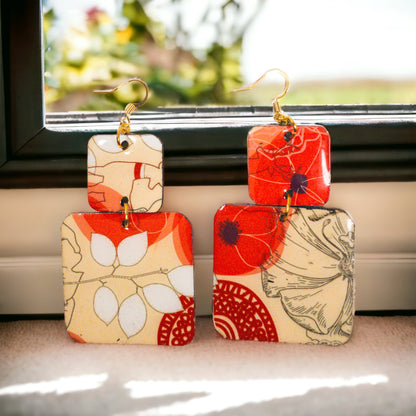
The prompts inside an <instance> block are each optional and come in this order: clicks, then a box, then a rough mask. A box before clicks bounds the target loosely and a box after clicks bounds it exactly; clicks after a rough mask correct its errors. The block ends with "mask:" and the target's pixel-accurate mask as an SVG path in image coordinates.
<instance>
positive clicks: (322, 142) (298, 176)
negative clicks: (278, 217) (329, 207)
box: [247, 125, 331, 206]
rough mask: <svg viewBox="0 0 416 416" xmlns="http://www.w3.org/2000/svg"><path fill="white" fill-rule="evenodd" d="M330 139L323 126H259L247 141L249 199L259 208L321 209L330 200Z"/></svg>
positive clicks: (252, 131)
mask: <svg viewBox="0 0 416 416" xmlns="http://www.w3.org/2000/svg"><path fill="white" fill-rule="evenodd" d="M329 148H330V138H329V133H328V132H327V130H326V129H325V128H324V127H322V126H298V127H297V131H296V133H295V134H294V133H293V127H291V126H279V125H271V126H259V127H254V128H252V129H251V130H250V132H249V134H248V137H247V168H248V187H249V194H250V198H251V199H252V200H253V201H254V202H255V203H256V204H264V205H285V204H286V198H285V197H286V193H287V192H288V191H291V193H292V194H293V197H292V205H304V206H305V205H306V206H320V205H324V204H325V203H326V202H327V201H328V198H329V185H330V182H331V173H330V168H331V165H330V157H329Z"/></svg>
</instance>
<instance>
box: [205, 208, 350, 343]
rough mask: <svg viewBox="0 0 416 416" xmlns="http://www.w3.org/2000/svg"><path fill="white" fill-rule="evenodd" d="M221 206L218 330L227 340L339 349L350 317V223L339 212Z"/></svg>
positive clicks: (218, 218)
mask: <svg viewBox="0 0 416 416" xmlns="http://www.w3.org/2000/svg"><path fill="white" fill-rule="evenodd" d="M283 211H284V208H282V207H273V206H255V205H224V206H223V207H222V208H220V209H219V210H218V212H217V214H216V216H215V220H214V301H213V319H214V325H215V328H216V330H217V331H218V332H219V333H220V334H221V335H222V336H223V337H224V338H228V339H242V340H257V341H274V342H291V343H304V344H308V343H311V344H328V345H340V344H344V343H345V342H347V341H348V339H349V338H350V335H351V331H352V320H353V314H354V279H353V269H354V245H355V234H354V233H355V226H354V223H353V221H352V219H351V217H350V216H349V215H348V214H347V213H346V212H345V211H342V210H339V209H329V208H296V207H292V208H291V209H290V211H289V215H288V217H287V219H286V220H285V221H283V222H282V221H281V220H280V214H281V213H282V212H283Z"/></svg>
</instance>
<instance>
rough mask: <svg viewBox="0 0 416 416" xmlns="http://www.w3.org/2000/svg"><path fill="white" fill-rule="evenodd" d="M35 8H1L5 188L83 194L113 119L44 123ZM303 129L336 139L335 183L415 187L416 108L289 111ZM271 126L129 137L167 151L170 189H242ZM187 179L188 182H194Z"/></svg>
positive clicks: (194, 128) (226, 124)
mask: <svg viewBox="0 0 416 416" xmlns="http://www.w3.org/2000/svg"><path fill="white" fill-rule="evenodd" d="M40 16H41V5H40V2H34V1H32V0H21V1H19V2H12V1H5V2H2V3H1V31H2V43H1V48H2V54H1V59H2V60H3V62H2V71H3V73H2V74H0V75H1V79H0V94H1V97H0V98H1V100H2V103H1V108H2V109H1V110H0V111H1V114H0V129H1V134H2V138H1V147H0V156H1V157H2V166H1V168H0V181H1V186H2V187H21V188H27V187H78V186H79V187H83V186H85V181H86V169H85V166H86V161H85V159H86V143H87V141H88V139H89V137H90V136H91V135H92V134H93V133H96V132H110V131H115V129H116V127H117V125H118V120H119V117H120V116H119V114H118V113H77V114H67V113H61V114H52V115H47V116H46V118H47V121H48V123H47V124H45V115H44V112H43V106H42V86H43V84H42V82H43V74H42V59H41V30H40V27H41V25H40ZM285 110H286V111H287V112H289V113H290V114H291V115H292V116H293V117H294V118H295V119H296V120H297V121H298V122H299V123H301V122H317V123H321V124H324V125H325V126H326V127H327V128H328V130H329V131H330V133H331V137H332V177H333V181H335V182H337V181H338V182H348V181H392V180H399V181H400V180H401V181H404V180H415V179H416V106H415V105H412V104H409V105H378V106H377V105H376V106H368V105H358V106H306V107H305V106H287V107H286V108H285ZM267 122H270V107H269V106H268V107H251V106H246V107H215V108H213V107H206V108H204V107H201V108H199V107H197V108H195V107H193V108H185V109H183V108H165V109H158V110H155V111H152V112H140V113H135V115H134V117H133V119H132V123H133V125H132V128H133V130H134V131H142V132H145V131H147V132H150V131H151V132H153V133H155V134H156V135H158V136H159V137H160V138H161V139H162V141H163V142H164V146H165V159H166V163H165V166H166V175H165V179H166V181H165V183H166V184H167V185H185V184H186V185H194V184H195V185H196V184H199V185H205V184H239V183H245V182H246V180H247V176H246V171H245V169H246V156H245V152H246V150H245V138H246V134H247V131H248V129H249V128H250V127H251V126H253V125H258V124H262V123H267ZM190 173H191V174H190Z"/></svg>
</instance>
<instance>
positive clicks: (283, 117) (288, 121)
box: [231, 68, 297, 133]
mask: <svg viewBox="0 0 416 416" xmlns="http://www.w3.org/2000/svg"><path fill="white" fill-rule="evenodd" d="M272 71H277V72H278V73H279V74H280V75H282V76H283V78H284V79H285V85H284V88H283V91H282V92H281V93H280V94H279V95H277V96H276V97H274V98H273V100H272V105H273V111H274V114H273V118H274V119H275V120H276V122H277V123H278V124H279V125H281V126H292V127H293V130H294V133H296V130H297V126H296V123H295V122H294V120H293V119H292V117H289V116H288V115H287V114H285V113H284V112H283V111H282V109H281V108H280V104H279V100H280V98H283V97H284V96H285V95H286V93H287V91H288V90H289V86H290V81H289V76H288V75H287V74H286V72H285V71H282V70H281V69H279V68H271V69H269V70H267V71H266V72H265V73H264V74H263V75H262V76H261V77H260V78H259V79H257V80H256V81H254V82H253V83H252V84H251V85H249V86H248V87H242V88H236V89H234V90H232V91H231V92H242V91H249V90H252V89H253V88H255V87H256V86H257V85H258V84H259V83H260V82H261V81H262V80H263V79H264V78H265V77H266V76H267V75H268V74H269V73H270V72H272Z"/></svg>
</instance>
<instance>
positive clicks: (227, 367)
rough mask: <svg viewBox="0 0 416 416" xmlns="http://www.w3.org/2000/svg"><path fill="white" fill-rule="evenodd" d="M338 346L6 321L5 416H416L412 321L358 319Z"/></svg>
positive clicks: (0, 348)
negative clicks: (167, 336) (78, 338)
mask: <svg viewBox="0 0 416 416" xmlns="http://www.w3.org/2000/svg"><path fill="white" fill-rule="evenodd" d="M354 330H355V332H354V335H353V338H352V339H351V341H350V342H349V343H348V344H346V345H345V346H342V347H325V346H319V347H317V346H307V345H290V344H267V343H255V342H241V341H240V342H237V341H225V340H223V339H222V338H220V337H219V336H217V335H216V333H215V332H214V330H213V327H212V325H211V321H210V319H209V318H200V319H198V321H197V336H196V338H195V340H194V342H193V343H192V344H190V345H188V346H186V347H177V348H172V347H153V346H111V345H86V344H77V343H75V342H73V341H72V340H71V339H70V338H69V337H68V336H67V335H66V332H65V328H64V324H63V322H62V321H17V322H8V323H4V322H3V323H0V353H1V365H0V414H1V415H86V414H87V415H100V416H101V415H214V414H223V415H303V414H305V415H306V414H308V415H309V414H310V415H318V414H323V415H331V416H332V415H416V317H414V316H413V317H412V316H411V317H382V318H380V317H365V316H359V317H356V319H355V329H354Z"/></svg>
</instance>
